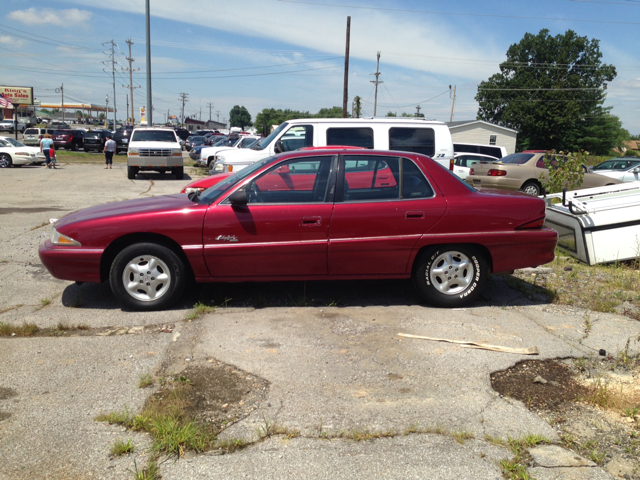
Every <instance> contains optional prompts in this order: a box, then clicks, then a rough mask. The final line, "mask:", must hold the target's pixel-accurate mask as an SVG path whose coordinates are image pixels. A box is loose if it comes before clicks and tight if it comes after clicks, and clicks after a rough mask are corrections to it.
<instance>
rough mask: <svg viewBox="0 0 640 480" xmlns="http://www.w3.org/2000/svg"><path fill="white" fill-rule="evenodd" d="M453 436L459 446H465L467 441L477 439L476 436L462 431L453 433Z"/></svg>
mask: <svg viewBox="0 0 640 480" xmlns="http://www.w3.org/2000/svg"><path fill="white" fill-rule="evenodd" d="M451 436H452V437H453V438H454V439H455V441H456V442H458V443H459V444H461V445H462V444H464V442H465V440H471V439H472V438H475V435H474V434H473V433H471V432H467V431H466V430H461V431H459V432H451Z"/></svg>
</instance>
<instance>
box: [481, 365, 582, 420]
mask: <svg viewBox="0 0 640 480" xmlns="http://www.w3.org/2000/svg"><path fill="white" fill-rule="evenodd" d="M536 379H538V381H536ZM491 386H492V387H493V389H494V390H495V391H497V392H499V393H501V394H502V395H505V396H507V397H511V398H515V399H516V400H520V401H521V402H523V403H524V404H525V405H526V406H527V407H528V408H538V409H540V408H542V409H549V408H551V409H553V408H555V407H559V406H562V405H564V404H565V403H567V402H574V401H575V400H576V399H578V398H586V397H587V396H588V394H589V391H590V390H589V388H587V387H586V386H584V385H582V384H581V383H580V382H579V381H578V380H577V378H576V372H574V371H573V370H572V369H571V367H569V365H567V364H565V363H563V362H561V361H558V360H544V361H540V360H526V361H523V362H518V363H517V364H515V365H514V366H513V367H511V368H509V369H508V370H503V371H501V372H495V373H493V374H491Z"/></svg>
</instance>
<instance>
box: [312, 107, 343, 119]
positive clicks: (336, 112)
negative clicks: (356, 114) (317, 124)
mask: <svg viewBox="0 0 640 480" xmlns="http://www.w3.org/2000/svg"><path fill="white" fill-rule="evenodd" d="M313 118H342V107H331V108H321V109H320V110H318V113H316V114H315V115H313Z"/></svg>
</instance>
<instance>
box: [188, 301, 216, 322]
mask: <svg viewBox="0 0 640 480" xmlns="http://www.w3.org/2000/svg"><path fill="white" fill-rule="evenodd" d="M215 310H216V309H215V307H210V306H209V305H206V304H204V303H202V302H198V303H196V304H195V305H194V306H193V310H192V311H191V312H190V313H189V314H188V315H187V316H186V317H185V318H184V319H185V320H186V321H188V322H191V321H192V320H197V319H199V318H202V317H204V316H205V315H206V314H207V313H212V312H215Z"/></svg>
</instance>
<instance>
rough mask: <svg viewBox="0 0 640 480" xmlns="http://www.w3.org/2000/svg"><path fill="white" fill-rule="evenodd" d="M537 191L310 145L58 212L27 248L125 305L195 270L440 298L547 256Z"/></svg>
mask: <svg viewBox="0 0 640 480" xmlns="http://www.w3.org/2000/svg"><path fill="white" fill-rule="evenodd" d="M544 218H545V204H544V201H543V200H541V199H539V198H536V197H531V196H529V195H524V194H520V193H515V192H514V193H498V192H478V191H476V190H474V189H473V188H472V187H469V186H467V185H466V184H465V183H464V182H462V181H461V180H460V179H458V178H457V177H456V176H454V175H453V174H452V173H451V172H449V171H448V170H446V169H445V168H443V167H442V166H440V165H439V164H437V163H436V162H434V161H432V160H431V159H430V158H428V157H425V156H423V155H420V154H415V153H409V152H394V151H372V150H344V149H338V150H336V149H333V150H313V151H297V152H290V153H286V154H282V155H277V156H274V157H269V158H266V159H264V160H261V161H259V162H257V163H254V164H252V165H250V166H248V167H246V168H244V169H242V170H239V171H238V172H236V173H234V174H232V175H229V176H227V177H226V178H224V179H222V180H221V181H220V182H219V183H217V184H215V185H214V186H212V187H211V188H208V189H206V190H204V191H202V192H199V191H197V190H196V191H192V193H189V194H175V195H168V196H163V197H153V198H148V199H137V200H129V201H125V202H119V203H109V204H107V205H103V206H96V207H91V208H87V209H84V210H80V211H78V212H75V213H71V214H69V215H67V216H65V217H63V218H61V219H60V220H59V221H58V222H56V223H55V225H54V230H53V235H52V237H51V239H50V240H47V241H46V242H45V243H44V244H43V245H41V247H40V250H39V252H40V258H41V260H42V262H43V264H44V265H45V266H46V267H47V269H48V270H49V272H51V274H52V275H53V276H54V277H56V278H60V279H63V280H72V281H79V282H104V281H106V280H109V282H110V285H111V289H112V291H113V292H114V294H115V296H116V297H117V298H118V300H120V301H121V302H122V303H123V304H124V305H125V306H126V307H129V308H133V309H138V310H152V309H159V308H165V307H167V306H169V305H170V304H172V303H173V302H174V301H175V300H176V299H177V297H178V296H179V295H180V293H181V292H182V290H183V288H184V286H185V284H186V282H187V280H188V279H189V278H192V279H195V280H196V281H197V282H227V281H234V282H237V281H271V280H327V279H331V280H342V279H376V278H413V280H414V283H415V285H416V288H417V289H418V291H419V292H420V293H421V294H422V296H423V297H424V298H425V299H426V300H427V301H428V302H430V303H431V304H433V305H435V306H441V307H457V306H461V305H465V304H467V303H469V302H470V301H472V300H474V299H475V298H477V296H478V295H479V293H480V290H481V289H482V287H483V285H484V283H485V281H486V280H487V278H488V276H489V273H490V272H507V271H512V270H514V269H516V268H523V267H531V266H537V265H541V264H545V263H548V262H550V261H551V260H552V259H553V258H554V248H555V245H556V240H557V234H556V232H555V231H553V230H550V229H548V228H545V227H544V226H543V223H544Z"/></svg>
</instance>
